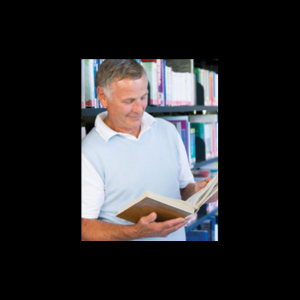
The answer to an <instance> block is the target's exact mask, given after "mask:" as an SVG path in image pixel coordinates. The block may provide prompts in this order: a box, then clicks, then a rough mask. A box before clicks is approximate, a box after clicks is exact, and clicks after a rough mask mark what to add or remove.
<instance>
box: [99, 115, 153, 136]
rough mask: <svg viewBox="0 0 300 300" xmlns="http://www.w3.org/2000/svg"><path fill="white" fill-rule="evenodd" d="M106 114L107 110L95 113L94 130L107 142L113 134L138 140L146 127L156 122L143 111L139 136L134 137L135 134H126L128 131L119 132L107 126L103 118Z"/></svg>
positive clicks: (148, 127)
mask: <svg viewBox="0 0 300 300" xmlns="http://www.w3.org/2000/svg"><path fill="white" fill-rule="evenodd" d="M106 116H107V111H104V112H102V113H100V114H98V115H97V117H96V119H95V127H96V131H97V132H98V133H99V134H100V136H101V137H102V138H103V139H104V140H105V141H106V142H107V141H108V140H109V139H110V138H111V137H113V136H114V135H117V134H119V135H122V136H124V137H126V138H128V139H131V140H138V139H139V138H140V137H141V136H142V135H143V134H144V133H145V132H146V131H147V130H148V129H150V127H151V126H150V125H151V124H152V123H153V122H156V119H155V118H154V117H152V116H151V115H149V114H148V113H147V112H144V114H143V118H142V123H141V132H140V134H139V137H138V138H136V137H135V136H133V135H131V134H128V133H121V132H116V131H114V130H112V129H111V128H110V127H108V126H107V125H106V124H105V123H104V120H105V118H106Z"/></svg>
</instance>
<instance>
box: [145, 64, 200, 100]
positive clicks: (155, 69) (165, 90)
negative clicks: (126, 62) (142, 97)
mask: <svg viewBox="0 0 300 300" xmlns="http://www.w3.org/2000/svg"><path fill="white" fill-rule="evenodd" d="M193 61H194V60H193V59H141V64H142V66H143V67H144V69H145V70H146V73H147V77H148V80H149V82H150V104H151V105H155V106H178V105H196V90H195V74H194V72H193V64H194V62H193Z"/></svg>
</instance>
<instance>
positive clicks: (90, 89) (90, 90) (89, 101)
mask: <svg viewBox="0 0 300 300" xmlns="http://www.w3.org/2000/svg"><path fill="white" fill-rule="evenodd" d="M84 66H85V70H84V73H85V105H86V107H95V103H96V101H95V79H94V66H93V59H85V60H84Z"/></svg>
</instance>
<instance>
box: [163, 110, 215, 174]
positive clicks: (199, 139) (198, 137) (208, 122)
mask: <svg viewBox="0 0 300 300" xmlns="http://www.w3.org/2000/svg"><path fill="white" fill-rule="evenodd" d="M160 118H163V119H165V120H167V121H169V122H171V123H172V124H173V125H174V126H175V127H176V129H177V131H178V133H179V134H180V136H181V139H182V141H183V144H184V146H185V150H186V154H187V158H188V162H189V164H190V167H191V168H193V167H194V164H195V163H196V162H200V161H204V160H208V159H211V158H215V157H218V120H217V115H215V114H210V115H190V116H162V117H160Z"/></svg>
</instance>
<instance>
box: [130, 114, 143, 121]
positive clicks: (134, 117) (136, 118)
mask: <svg viewBox="0 0 300 300" xmlns="http://www.w3.org/2000/svg"><path fill="white" fill-rule="evenodd" d="M129 118H130V119H132V120H134V121H137V120H140V119H141V118H142V116H141V115H138V116H129Z"/></svg>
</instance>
